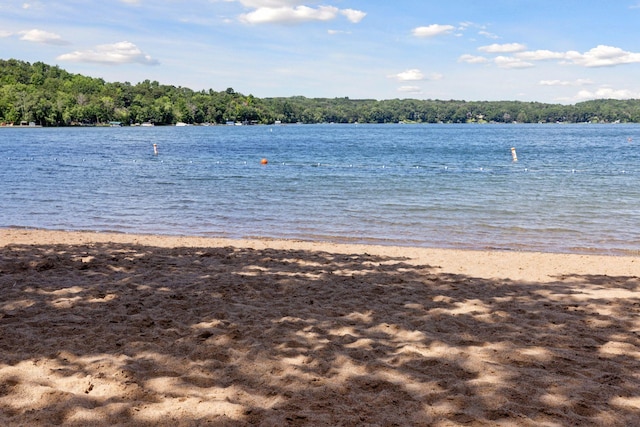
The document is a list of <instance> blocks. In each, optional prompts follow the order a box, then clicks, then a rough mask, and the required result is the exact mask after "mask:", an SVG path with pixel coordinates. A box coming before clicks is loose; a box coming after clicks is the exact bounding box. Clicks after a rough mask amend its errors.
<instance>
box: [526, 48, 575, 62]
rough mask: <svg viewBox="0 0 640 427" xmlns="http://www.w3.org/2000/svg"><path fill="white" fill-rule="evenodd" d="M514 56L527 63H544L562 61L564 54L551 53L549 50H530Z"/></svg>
mask: <svg viewBox="0 0 640 427" xmlns="http://www.w3.org/2000/svg"><path fill="white" fill-rule="evenodd" d="M516 56H517V57H518V58H520V59H523V60H527V61H546V60H549V59H564V58H565V54H564V53H562V52H552V51H550V50H532V51H527V52H518V53H516Z"/></svg>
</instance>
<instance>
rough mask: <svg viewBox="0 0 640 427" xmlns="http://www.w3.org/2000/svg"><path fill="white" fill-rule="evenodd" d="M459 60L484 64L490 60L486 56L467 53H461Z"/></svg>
mask: <svg viewBox="0 0 640 427" xmlns="http://www.w3.org/2000/svg"><path fill="white" fill-rule="evenodd" d="M458 62H466V63H468V64H484V63H487V62H489V60H488V59H487V58H485V57H484V56H475V55H469V54H466V55H461V56H460V58H458Z"/></svg>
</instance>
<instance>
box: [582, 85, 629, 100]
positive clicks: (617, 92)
mask: <svg viewBox="0 0 640 427" xmlns="http://www.w3.org/2000/svg"><path fill="white" fill-rule="evenodd" d="M636 98H640V92H634V91H631V90H628V89H612V88H610V87H601V88H599V89H597V90H595V91H588V90H581V91H580V92H578V94H577V96H576V99H578V100H582V101H584V100H588V99H636Z"/></svg>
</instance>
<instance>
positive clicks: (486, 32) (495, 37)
mask: <svg viewBox="0 0 640 427" xmlns="http://www.w3.org/2000/svg"><path fill="white" fill-rule="evenodd" d="M478 34H479V35H481V36H483V37H486V38H488V39H499V38H500V37H498V36H497V35H495V34H493V33H490V32H488V31H485V30H481V31H478Z"/></svg>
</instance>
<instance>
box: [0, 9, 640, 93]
mask: <svg viewBox="0 0 640 427" xmlns="http://www.w3.org/2000/svg"><path fill="white" fill-rule="evenodd" d="M0 58H1V59H11V58H13V59H18V60H22V61H28V62H31V63H33V62H37V61H41V62H44V63H46V64H50V65H58V66H60V67H61V68H63V69H65V70H67V71H69V72H71V73H79V74H84V75H88V76H91V77H100V78H103V79H104V80H105V81H108V82H116V81H117V82H130V83H132V84H136V83H139V82H142V81H144V80H147V79H148V80H151V81H158V82H159V83H160V84H167V85H174V86H181V87H187V88H190V89H193V90H196V91H199V90H209V89H213V90H215V91H223V90H226V89H227V88H233V89H234V90H235V91H236V92H239V93H242V94H245V95H253V96H256V97H259V98H266V97H290V96H306V97H308V98H334V97H349V98H351V99H378V100H382V99H396V98H399V99H405V98H413V99H440V100H450V99H455V100H466V101H513V100H515V101H527V102H528V101H536V102H547V103H558V104H575V103H577V102H581V101H586V100H590V99H602V98H615V99H632V98H633V99H635V98H640V78H639V77H640V0H552V1H547V0H531V1H530V0H492V1H477V0H448V1H447V0H439V1H430V0H415V1H409V0H393V1H390V0H380V1H376V0H321V1H315V0H189V1H179V0H100V1H95V0H93V1H81V0H68V1H57V0H47V1H37V0H33V1H30V0H27V1H24V0H23V1H13V0H9V1H6V0H0Z"/></svg>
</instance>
